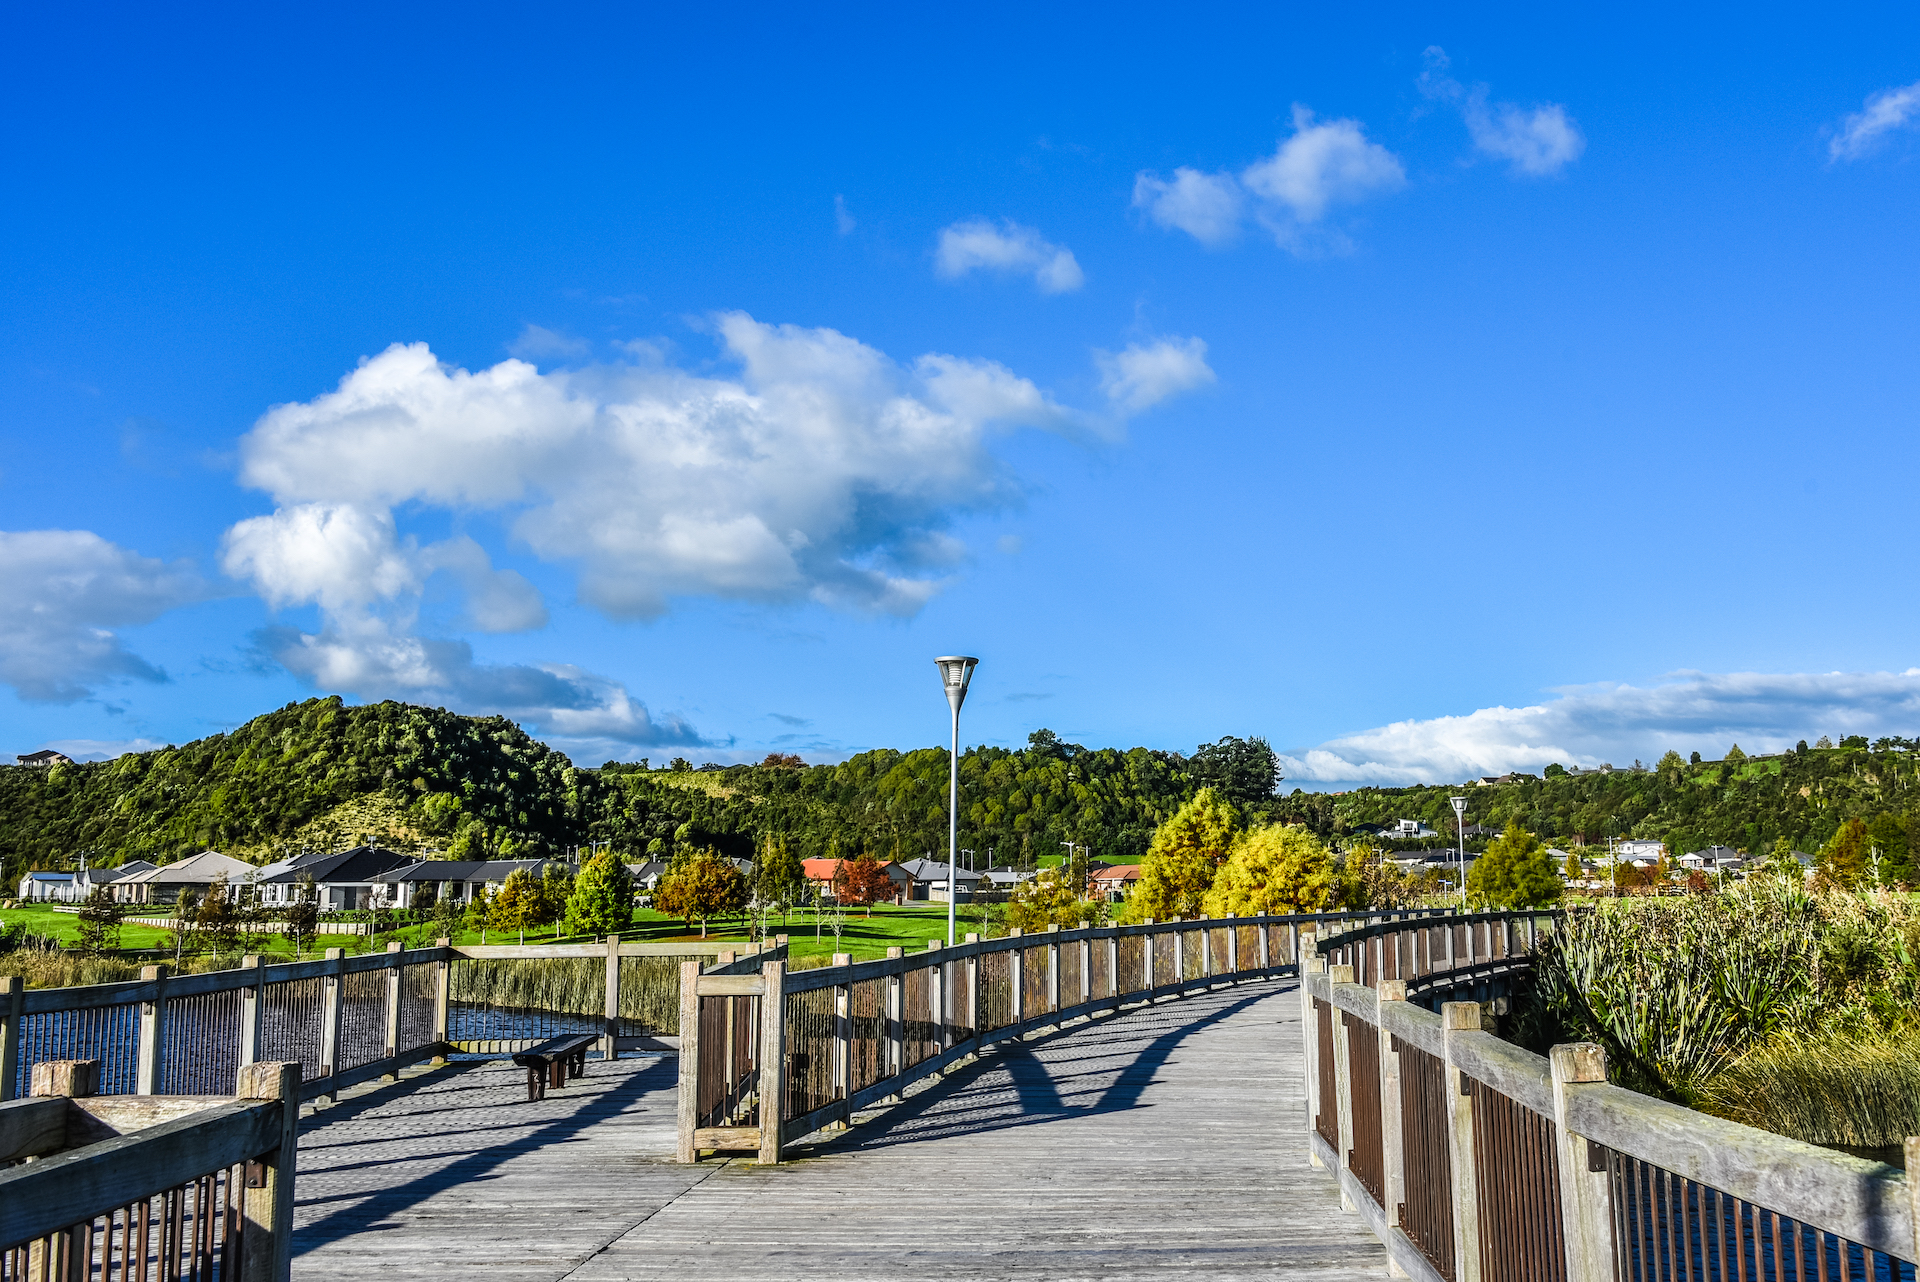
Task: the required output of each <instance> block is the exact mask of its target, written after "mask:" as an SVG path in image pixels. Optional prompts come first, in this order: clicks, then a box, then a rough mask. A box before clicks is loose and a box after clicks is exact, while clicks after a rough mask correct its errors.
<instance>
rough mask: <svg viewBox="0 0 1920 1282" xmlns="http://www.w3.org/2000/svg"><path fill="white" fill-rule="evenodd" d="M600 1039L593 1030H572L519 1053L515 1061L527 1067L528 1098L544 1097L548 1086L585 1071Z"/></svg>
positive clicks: (559, 1084) (557, 1084)
mask: <svg viewBox="0 0 1920 1282" xmlns="http://www.w3.org/2000/svg"><path fill="white" fill-rule="evenodd" d="M599 1042H600V1039H599V1038H598V1037H595V1036H593V1035H592V1034H591V1033H573V1034H570V1035H568V1036H566V1037H549V1038H548V1039H547V1040H546V1041H544V1042H541V1043H540V1044H539V1045H537V1046H529V1047H528V1048H527V1049H526V1050H523V1051H519V1052H516V1053H515V1054H514V1057H513V1062H514V1063H516V1064H518V1065H520V1067H522V1068H524V1069H526V1070H527V1098H528V1099H529V1100H541V1099H545V1098H546V1097H547V1087H548V1086H550V1085H551V1086H565V1085H566V1084H567V1079H568V1078H569V1077H578V1076H580V1075H581V1074H582V1073H584V1072H586V1071H587V1052H588V1051H589V1050H591V1049H592V1048H593V1047H594V1046H596V1045H598V1044H599Z"/></svg>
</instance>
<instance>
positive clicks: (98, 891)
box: [80, 886, 124, 953]
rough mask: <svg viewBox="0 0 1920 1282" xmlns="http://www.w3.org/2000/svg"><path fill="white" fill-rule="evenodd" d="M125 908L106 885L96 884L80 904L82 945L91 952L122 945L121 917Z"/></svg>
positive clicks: (103, 950)
mask: <svg viewBox="0 0 1920 1282" xmlns="http://www.w3.org/2000/svg"><path fill="white" fill-rule="evenodd" d="M123 912H124V910H123V909H122V908H121V906H120V904H119V902H118V901H116V900H115V899H114V897H113V891H112V890H111V889H109V888H108V887H106V886H95V887H94V888H93V889H92V890H90V891H88V892H87V899H86V902H85V903H83V904H81V905H80V947H81V948H82V949H83V950H84V951H86V952H89V953H100V952H105V951H107V950H108V949H112V948H118V947H119V946H120V918H121V916H122V914H123Z"/></svg>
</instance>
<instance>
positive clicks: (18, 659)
mask: <svg viewBox="0 0 1920 1282" xmlns="http://www.w3.org/2000/svg"><path fill="white" fill-rule="evenodd" d="M205 595H206V585H205V583H204V582H203V581H202V580H201V578H200V576H199V575H198V574H197V573H195V572H194V570H193V567H192V566H190V565H188V564H186V563H185V562H175V563H173V564H171V565H169V564H167V563H166V562H163V561H159V560H156V559H154V558H152V557H144V556H141V555H140V554H138V553H137V552H133V551H130V550H129V549H127V548H123V547H120V546H118V545H116V544H113V543H110V542H108V541H107V540H106V539H103V538H101V537H100V536H99V535H97V534H93V533H91V532H89V531H87V530H26V531H0V683H5V684H6V685H9V686H12V687H13V689H14V692H15V693H16V694H18V695H19V696H20V697H21V698H22V699H27V700H31V701H34V702H41V703H74V702H77V701H78V700H80V699H84V698H86V697H87V696H88V695H89V694H91V693H92V692H93V690H92V686H91V685H90V684H89V683H98V682H102V681H112V680H127V679H131V680H137V681H164V680H166V674H165V673H164V672H162V671H161V670H160V669H159V668H157V667H155V666H154V665H152V664H151V663H148V662H147V661H146V660H145V659H142V658H141V657H140V656H139V655H137V654H134V653H133V652H132V651H130V650H128V649H127V648H126V646H125V644H124V643H123V642H122V641H121V639H120V638H119V637H118V636H116V635H115V634H114V633H113V632H112V631H110V629H112V628H115V627H125V626H130V625H135V624H141V623H148V622H151V621H152V620H154V619H156V618H158V617H159V616H160V615H161V614H164V613H165V612H166V611H168V610H171V609H173V608H174V607H175V606H179V605H184V604H187V603H188V602H191V601H196V600H199V599H201V598H203V597H204V596H205Z"/></svg>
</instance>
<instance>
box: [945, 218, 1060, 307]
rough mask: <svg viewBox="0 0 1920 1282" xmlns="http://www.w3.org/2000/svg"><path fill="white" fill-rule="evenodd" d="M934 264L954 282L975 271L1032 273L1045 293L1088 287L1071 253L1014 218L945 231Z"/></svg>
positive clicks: (966, 224)
mask: <svg viewBox="0 0 1920 1282" xmlns="http://www.w3.org/2000/svg"><path fill="white" fill-rule="evenodd" d="M933 262H934V270H935V271H937V272H938V273H939V274H940V275H942V276H944V277H946V278H947V279H949V280H956V279H958V278H959V277H962V276H965V275H967V274H968V273H969V272H974V271H993V272H1005V273H1012V274H1016V275H1021V276H1027V275H1031V276H1032V277H1033V280H1034V283H1035V284H1036V285H1038V286H1039V287H1040V292H1041V293H1043V294H1066V293H1071V292H1073V291H1074V290H1076V289H1079V288H1080V286H1081V285H1083V284H1085V283H1086V277H1085V276H1084V275H1083V274H1082V273H1081V271H1080V264H1079V263H1078V262H1076V261H1075V260H1074V257H1073V251H1072V250H1070V249H1067V248H1065V247H1064V246H1061V245H1055V244H1053V243H1052V242H1050V241H1048V240H1047V239H1046V238H1045V237H1043V236H1041V235H1040V233H1039V232H1037V231H1035V230H1034V229H1033V228H1031V227H1022V226H1021V225H1020V224H1019V223H1016V222H1013V221H1012V220H1007V221H1005V222H1002V223H1001V224H1000V225H999V226H997V227H996V226H995V225H994V224H993V223H991V222H988V221H987V220H986V219H984V218H972V219H968V220H966V221H964V222H957V223H954V224H953V225H952V226H951V227H946V228H942V229H941V232H940V241H939V245H938V246H937V247H936V249H935V251H934V259H933Z"/></svg>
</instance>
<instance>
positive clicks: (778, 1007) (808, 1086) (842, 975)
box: [679, 910, 1443, 1162]
mask: <svg viewBox="0 0 1920 1282" xmlns="http://www.w3.org/2000/svg"><path fill="white" fill-rule="evenodd" d="M1440 911H1443V910H1396V911H1394V912H1392V913H1388V912H1384V911H1381V912H1353V913H1303V914H1298V915H1293V916H1263V917H1222V918H1213V919H1207V920H1194V921H1178V920H1175V921H1168V922H1158V923H1147V924H1144V925H1137V926H1112V927H1105V926H1103V927H1090V926H1084V925H1083V926H1081V927H1079V928H1077V929H1073V930H1062V929H1059V928H1057V927H1056V928H1053V929H1050V930H1048V931H1046V932H1044V933H1036V934H1031V935H1021V934H1019V933H1017V932H1016V933H1015V934H1013V935H1011V936H1009V937H1008V938H1005V939H991V940H982V939H981V938H980V937H979V936H977V935H968V936H967V937H966V942H965V943H963V944H960V945H957V946H956V947H953V948H946V947H943V946H942V942H941V941H938V940H932V941H929V942H928V945H927V950H926V951H925V952H916V953H906V952H905V951H904V950H902V949H898V948H892V949H888V950H887V956H886V957H884V958H880V959H877V960H874V961H865V962H854V961H853V960H852V959H851V958H850V957H849V956H847V955H846V954H836V955H835V957H834V960H833V965H831V966H827V967H820V968H817V969H813V970H802V971H789V970H788V969H787V968H786V966H785V965H784V963H783V962H781V961H777V960H772V959H769V958H767V957H766V956H756V955H747V956H741V957H730V958H727V959H724V962H723V964H722V965H720V966H716V967H712V968H707V969H703V968H702V967H701V966H700V965H699V964H698V963H697V962H687V963H683V964H682V966H681V989H680V1001H681V1013H680V1030H681V1034H680V1116H679V1127H680V1135H679V1156H680V1160H681V1161H683V1162H691V1161H694V1160H695V1159H696V1158H697V1157H698V1156H699V1155H700V1154H701V1153H702V1152H707V1151H724V1150H738V1149H751V1150H755V1151H757V1152H758V1153H759V1156H760V1160H761V1161H762V1162H777V1161H779V1160H780V1154H781V1150H782V1148H783V1147H784V1146H785V1145H787V1144H791V1143H793V1142H794V1141H796V1140H798V1139H800V1138H801V1137H803V1136H806V1135H811V1134H812V1133H814V1132H815V1131H818V1130H821V1129H823V1128H826V1127H830V1126H838V1125H845V1124H846V1123H848V1122H849V1121H850V1120H851V1119H852V1116H853V1114H854V1113H855V1112H857V1111H859V1110H860V1109H863V1108H867V1107H869V1106H871V1105H872V1104H874V1103H876V1102H878V1101H881V1100H885V1099H887V1098H889V1097H896V1096H898V1095H900V1094H901V1093H902V1092H903V1091H905V1090H906V1088H907V1087H908V1086H910V1085H912V1084H913V1083H914V1082H916V1081H919V1080H920V1079H921V1078H924V1077H926V1076H928V1075H929V1074H933V1073H937V1072H940V1071H941V1070H943V1069H945V1068H947V1067H949V1066H951V1065H952V1064H954V1063H955V1062H957V1061H958V1060H960V1059H963V1058H965V1057H966V1056H969V1055H974V1054H977V1053H979V1052H980V1051H981V1050H983V1049H984V1048H986V1047H987V1046H990V1045H992V1044H994V1043H995V1042H999V1041H1003V1040H1007V1039H1010V1038H1017V1037H1021V1036H1024V1035H1026V1034H1028V1033H1031V1032H1034V1031H1036V1030H1038V1029H1041V1028H1045V1027H1049V1026H1053V1025H1057V1024H1060V1023H1063V1022H1065V1021H1067V1020H1070V1019H1077V1018H1080V1017H1082V1016H1090V1015H1094V1014H1096V1013H1098V1012H1101V1011H1106V1010H1112V1009H1115V1008H1117V1007H1119V1006H1121V1005H1122V1004H1124V1003H1128V1002H1140V1001H1153V1000H1156V999H1158V998H1162V997H1174V996H1179V995H1181V994H1184V993H1186V992H1188V991H1191V990H1193V989H1196V988H1205V987H1211V986H1213V985H1215V984H1220V983H1232V982H1238V981H1242V980H1248V979H1264V978H1270V977H1274V976H1279V975H1288V974H1294V973H1297V960H1298V958H1299V956H1300V948H1301V938H1302V935H1303V934H1305V935H1311V934H1312V933H1313V932H1315V931H1317V930H1326V929H1328V928H1331V927H1335V926H1350V925H1360V924H1365V923H1370V922H1382V921H1386V920H1387V919H1389V918H1392V919H1395V920H1401V921H1412V920H1417V919H1419V918H1420V917H1423V916H1427V915H1431V914H1433V913H1436V912H1440ZM771 994H778V995H779V1000H777V1001H770V1000H768V996H769V995H771ZM768 1065H777V1066H778V1069H777V1071H772V1072H769V1071H767V1066H768Z"/></svg>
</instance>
